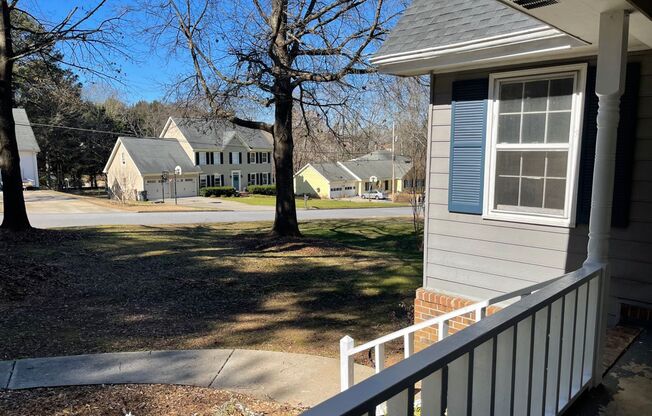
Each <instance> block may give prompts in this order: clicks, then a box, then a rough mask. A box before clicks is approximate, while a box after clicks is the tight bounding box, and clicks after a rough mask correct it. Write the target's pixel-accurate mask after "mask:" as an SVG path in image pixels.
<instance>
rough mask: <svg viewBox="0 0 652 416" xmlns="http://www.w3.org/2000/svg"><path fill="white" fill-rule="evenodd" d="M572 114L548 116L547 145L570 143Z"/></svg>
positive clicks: (552, 114)
mask: <svg viewBox="0 0 652 416" xmlns="http://www.w3.org/2000/svg"><path fill="white" fill-rule="evenodd" d="M570 119H571V113H570V112H564V113H550V114H548V140H547V143H568V138H569V137H570Z"/></svg>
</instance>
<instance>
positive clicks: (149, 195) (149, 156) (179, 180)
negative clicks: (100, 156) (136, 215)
mask: <svg viewBox="0 0 652 416" xmlns="http://www.w3.org/2000/svg"><path fill="white" fill-rule="evenodd" d="M177 167H180V168H181V175H178V176H175V175H174V171H175V168H177ZM163 172H168V179H167V180H163V179H162V173H163ZM104 173H105V174H106V180H107V188H108V190H109V195H110V197H111V198H114V199H120V200H136V199H138V200H145V199H148V200H159V199H165V198H173V197H174V195H175V192H176V195H177V196H179V197H187V196H197V193H198V188H199V174H200V169H199V168H198V167H197V166H195V165H194V164H193V162H192V160H191V159H190V158H189V157H188V155H187V154H186V153H185V152H184V150H183V149H182V147H181V145H180V144H179V142H177V141H176V140H169V139H163V140H162V139H144V138H136V137H120V138H118V140H117V141H116V144H115V146H114V147H113V151H112V152H111V156H110V157H109V161H108V162H107V164H106V167H105V168H104ZM175 179H176V183H175Z"/></svg>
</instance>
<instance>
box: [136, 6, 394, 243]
mask: <svg viewBox="0 0 652 416" xmlns="http://www.w3.org/2000/svg"><path fill="white" fill-rule="evenodd" d="M144 1H145V10H146V11H147V12H148V13H150V14H151V15H152V16H154V17H155V18H156V19H157V25H156V27H155V28H152V29H151V30H149V35H151V36H153V37H154V39H155V41H156V45H165V44H167V46H168V47H170V48H171V49H177V48H180V47H181V48H183V50H184V51H185V52H186V53H187V54H188V56H189V58H190V60H191V62H192V64H193V69H194V74H192V75H191V76H189V77H188V78H185V79H184V80H182V82H181V84H182V85H184V86H185V89H184V88H182V89H180V90H179V91H183V93H184V94H186V95H187V97H190V98H195V99H196V98H197V97H198V96H201V97H202V101H203V102H204V103H206V105H207V107H208V108H209V109H210V110H211V113H212V114H213V115H214V116H216V117H219V118H223V119H227V120H230V121H231V122H232V123H234V124H236V125H239V126H243V127H248V128H254V129H260V130H264V131H266V132H269V133H271V134H272V135H273V136H274V162H275V173H276V175H275V176H276V187H277V197H276V217H275V220H274V226H273V228H272V234H273V235H276V236H299V235H300V232H299V227H298V223H297V217H296V207H295V199H294V189H293V180H292V177H293V174H294V165H293V149H294V141H293V131H292V127H293V115H294V109H295V108H298V109H299V110H300V112H301V113H302V114H304V115H305V114H306V111H308V110H307V109H308V108H312V109H313V111H320V112H321V113H322V114H323V115H324V116H326V117H328V115H329V111H332V110H333V109H335V108H337V107H338V106H342V105H345V104H346V103H347V100H348V99H349V97H348V96H349V95H351V94H350V91H351V89H352V88H353V87H355V86H356V84H355V82H356V81H355V80H352V79H351V77H349V76H350V75H364V74H370V73H373V72H374V69H373V68H372V67H371V66H369V65H368V64H367V63H366V62H365V58H366V54H368V53H369V51H370V49H371V48H372V47H373V45H374V44H376V42H377V41H379V40H380V39H381V38H382V37H383V36H384V35H385V34H386V27H387V25H388V24H389V23H390V22H391V21H392V20H393V18H394V17H395V16H396V13H395V12H396V11H395V10H390V7H388V6H387V5H386V4H385V0H333V1H324V0H234V1H218V0H144ZM392 4H393V3H392ZM396 6H397V7H398V4H396ZM357 86H362V84H358V85H357ZM245 102H246V103H255V104H256V108H255V109H254V111H253V112H251V113H250V114H242V112H241V111H238V112H236V111H235V109H236V108H237V109H238V110H239V109H240V108H241V106H242V105H243V103H245ZM272 107H273V110H268V109H271V108H272ZM270 113H273V114H270ZM269 119H273V121H271V122H268V121H264V120H269Z"/></svg>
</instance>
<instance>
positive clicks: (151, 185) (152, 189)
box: [145, 179, 170, 201]
mask: <svg viewBox="0 0 652 416" xmlns="http://www.w3.org/2000/svg"><path fill="white" fill-rule="evenodd" d="M163 188H165V197H166V198H170V187H169V185H168V184H167V183H166V184H162V183H161V180H160V179H146V180H145V190H146V191H147V199H149V200H150V201H157V200H159V199H163Z"/></svg>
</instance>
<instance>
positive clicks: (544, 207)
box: [484, 65, 586, 226]
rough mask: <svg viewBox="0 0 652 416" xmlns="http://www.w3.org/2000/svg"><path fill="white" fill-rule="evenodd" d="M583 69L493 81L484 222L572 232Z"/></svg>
mask: <svg viewBox="0 0 652 416" xmlns="http://www.w3.org/2000/svg"><path fill="white" fill-rule="evenodd" d="M585 73H586V66H585V65H573V66H564V67H556V68H549V69H548V68H546V69H544V70H539V71H519V72H512V73H503V74H493V75H492V76H491V78H490V83H489V99H490V107H489V113H488V117H489V123H488V126H489V129H488V146H487V151H488V152H489V153H488V156H489V157H488V158H487V162H488V163H487V174H486V175H485V178H486V181H487V183H486V186H485V192H486V194H485V199H484V200H485V208H484V216H485V217H487V218H494V219H503V220H509V221H521V222H533V223H541V224H549V225H560V226H569V225H573V219H574V212H575V205H576V188H577V177H578V174H577V172H578V159H579V144H580V133H581V128H580V126H581V120H582V110H583V100H584V83H585V77H586V75H585Z"/></svg>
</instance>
